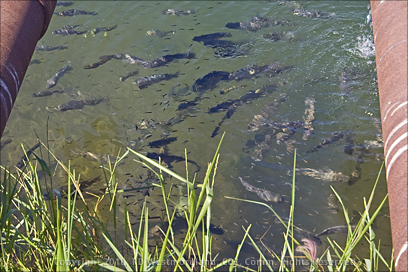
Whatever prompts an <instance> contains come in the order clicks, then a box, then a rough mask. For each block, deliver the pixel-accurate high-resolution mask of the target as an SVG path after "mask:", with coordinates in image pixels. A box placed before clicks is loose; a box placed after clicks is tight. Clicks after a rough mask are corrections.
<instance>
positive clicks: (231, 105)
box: [208, 85, 276, 138]
mask: <svg viewBox="0 0 408 272" xmlns="http://www.w3.org/2000/svg"><path fill="white" fill-rule="evenodd" d="M275 90H276V86H275V85H264V86H262V87H261V88H259V89H257V90H251V91H249V92H247V93H245V94H244V95H242V96H241V97H240V98H238V99H233V100H232V99H230V100H228V101H224V102H222V103H220V104H218V105H217V106H215V107H212V108H210V109H209V111H208V113H215V112H219V111H223V110H225V109H227V113H226V115H225V116H224V117H223V118H222V120H221V121H220V122H219V123H218V126H217V127H216V128H215V129H214V131H213V133H212V135H211V138H214V137H215V136H216V135H217V134H218V131H219V130H220V127H221V125H222V123H223V122H224V121H225V120H226V119H229V118H231V116H232V115H233V114H234V113H235V111H236V109H237V107H239V106H241V105H243V104H244V103H249V102H251V101H252V100H255V99H257V98H259V97H261V96H262V95H264V94H265V93H272V92H273V91H275Z"/></svg>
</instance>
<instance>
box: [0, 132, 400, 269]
mask: <svg viewBox="0 0 408 272" xmlns="http://www.w3.org/2000/svg"><path fill="white" fill-rule="evenodd" d="M223 137H224V136H223ZM223 137H222V139H223ZM222 139H221V141H220V144H219V145H218V147H217V148H216V150H215V154H214V156H213V158H212V160H211V162H209V163H208V166H207V170H206V175H205V177H204V179H203V180H202V181H201V182H198V181H196V180H195V176H194V178H193V180H189V178H188V177H189V173H188V167H187V162H186V172H187V173H186V178H184V177H181V176H180V175H178V174H176V173H174V172H173V171H170V170H169V169H167V168H166V167H164V166H162V165H161V163H160V162H157V161H154V160H151V159H149V158H147V157H146V156H144V155H142V154H140V153H138V152H136V151H134V150H131V149H127V150H126V151H125V152H124V153H123V154H122V156H118V159H117V161H116V162H115V163H113V164H112V165H111V164H108V166H107V167H104V168H102V170H101V171H102V174H103V177H104V180H105V184H106V188H105V192H104V193H102V194H100V195H98V196H97V197H96V198H94V199H93V200H92V203H88V202H87V200H86V198H85V197H84V195H83V192H81V190H80V187H79V186H80V182H81V177H80V175H78V174H77V173H76V172H75V170H73V169H71V167H70V163H68V165H65V164H63V163H62V162H60V161H59V160H58V159H57V158H56V157H55V156H54V155H53V153H52V152H51V151H49V150H48V149H47V148H46V146H45V145H43V146H42V147H41V149H46V151H47V154H48V155H47V159H48V164H47V163H46V162H45V160H44V159H42V156H38V155H36V154H34V158H33V159H32V160H28V162H27V165H26V167H25V168H23V170H20V169H16V170H15V171H11V170H9V169H6V168H4V167H1V169H2V174H3V176H2V180H1V194H0V197H1V199H0V202H1V210H0V215H1V220H0V228H1V233H2V236H1V257H0V267H2V269H3V270H5V271H163V270H166V271H167V270H174V271H220V270H222V271H226V270H229V271H237V270H240V271H241V270H248V271H256V270H253V268H250V267H244V266H243V265H241V264H240V253H241V247H242V245H243V244H244V242H245V241H248V242H249V243H251V244H252V245H253V246H254V248H255V249H256V250H257V252H258V254H259V256H254V257H256V258H258V259H259V260H263V263H264V264H265V265H264V266H261V265H260V266H259V267H258V268H257V269H258V270H267V271H274V269H275V270H277V271H295V269H296V267H295V266H291V265H288V260H291V261H292V263H295V261H296V260H297V259H304V258H305V256H304V255H306V257H308V258H309V263H310V267H309V270H310V271H350V270H352V271H377V270H378V269H379V267H380V265H382V267H386V268H387V269H388V270H389V271H392V269H393V265H392V264H393V260H392V256H391V260H390V261H388V262H387V261H386V259H387V258H385V257H383V256H382V255H381V253H380V243H379V242H378V244H376V242H375V233H374V230H373V229H372V223H373V221H374V219H375V218H376V216H377V215H378V212H379V211H380V209H381V208H382V206H383V205H384V203H385V201H386V200H387V196H384V198H383V201H382V202H381V204H380V205H379V206H378V207H372V202H373V199H374V192H375V188H376V185H377V183H378V180H379V176H378V178H377V180H376V183H375V185H374V188H373V190H372V193H371V195H370V197H369V199H368V200H366V199H364V201H363V203H362V204H363V205H364V212H363V213H362V214H361V219H360V221H359V222H358V224H357V225H356V226H355V228H354V230H353V228H352V226H351V223H350V220H349V215H348V213H347V209H346V207H345V206H344V204H343V202H342V200H341V197H340V196H339V195H338V194H337V193H336V192H335V191H334V189H333V191H334V193H335V194H336V196H337V197H338V199H339V201H340V203H341V204H342V207H343V211H344V216H345V220H346V222H347V225H348V227H349V232H348V235H347V241H346V242H345V245H344V246H340V245H339V243H338V242H336V241H334V240H331V239H328V243H329V244H330V247H328V248H327V249H326V250H325V252H324V253H323V254H322V255H321V256H320V257H314V259H312V256H310V255H308V254H300V253H299V252H298V251H296V248H297V247H299V246H301V243H300V242H299V241H297V240H296V239H294V238H293V237H294V236H293V234H294V220H295V217H294V211H295V203H296V195H295V189H294V188H295V183H296V180H295V177H294V176H293V179H292V198H291V207H290V214H289V220H287V221H286V220H283V219H282V218H280V217H279V215H278V214H277V213H276V211H275V210H274V209H273V207H272V206H270V205H268V204H266V203H262V202H257V201H250V200H244V199H238V200H241V201H245V202H249V203H253V204H256V205H262V206H264V207H265V208H266V209H269V210H271V211H272V213H273V214H274V215H275V216H276V217H277V218H278V219H279V220H280V222H281V223H282V224H283V225H284V226H285V228H286V231H285V232H284V233H282V235H283V237H284V245H283V249H282V251H281V252H270V254H269V255H266V254H265V253H263V251H262V250H261V249H260V248H259V245H258V244H257V243H256V242H255V240H254V239H253V238H252V236H251V225H249V226H243V229H244V232H245V234H244V236H243V238H242V242H241V244H240V245H239V246H238V248H237V250H236V253H235V256H231V257H230V258H227V259H224V260H223V261H222V262H219V263H217V262H215V256H214V254H213V252H212V239H213V238H212V234H211V232H210V223H211V204H212V201H213V195H214V184H215V182H216V174H217V165H218V161H219V158H220V147H221V142H222ZM51 157H52V158H53V159H54V160H56V161H57V164H58V166H57V167H60V168H61V169H62V170H63V171H64V172H65V175H66V179H67V181H66V184H67V185H68V190H67V192H66V193H64V192H62V191H60V190H58V189H55V188H54V187H53V179H55V177H54V176H53V173H52V172H51V170H50V169H49V166H48V165H50V163H49V162H50V160H51ZM185 157H186V158H187V152H185ZM124 159H127V160H130V159H133V160H134V161H136V162H139V163H140V164H141V166H143V167H147V168H149V169H150V170H151V171H153V173H154V174H155V175H156V176H157V178H158V180H159V184H158V185H156V186H157V187H160V190H161V195H162V196H163V199H162V206H163V211H164V212H163V213H164V218H163V220H164V221H168V222H169V227H168V228H167V229H160V230H159V231H160V233H161V237H160V240H159V241H160V242H156V243H155V246H154V247H152V246H151V244H152V240H153V239H155V241H157V238H151V237H150V236H149V229H150V228H151V227H152V226H151V225H149V223H150V224H151V222H149V213H150V212H151V208H150V207H149V204H148V203H147V202H146V200H145V201H144V202H143V205H142V208H141V212H140V215H138V216H139V218H140V220H139V222H138V224H137V226H136V228H134V227H132V223H133V222H131V221H132V220H131V215H130V212H129V211H128V209H127V206H126V205H125V209H124V212H118V202H117V196H118V195H119V194H121V193H123V192H124V190H119V189H118V181H117V180H116V178H115V172H116V170H117V167H118V165H119V164H120V162H121V161H122V160H124ZM295 168H296V154H295V156H294V163H293V169H294V171H293V173H295ZM39 169H41V170H43V171H44V173H46V178H45V181H44V180H41V183H42V185H43V186H41V185H40V179H39V177H38V174H37V171H38V170H39ZM380 172H381V170H380ZM173 179H175V180H178V181H180V182H182V183H183V184H185V186H186V187H187V199H188V201H187V205H186V207H179V206H176V207H172V205H170V203H176V202H177V200H172V199H171V190H172V187H171V186H170V189H169V184H167V183H168V181H169V180H173ZM54 184H55V181H54ZM71 185H73V187H72V188H73V189H72V190H71ZM44 188H45V189H44ZM45 195H49V196H53V195H55V199H54V200H51V201H49V200H47V199H46V198H45V197H44V196H45ZM67 196H70V197H67ZM226 197H227V198H230V199H236V200H237V198H235V197H232V196H226ZM103 201H108V202H109V205H108V206H109V215H107V214H106V211H104V213H105V216H104V218H109V219H104V218H101V217H100V216H99V214H100V210H99V207H100V205H101V203H102V202H103ZM176 214H177V215H176ZM110 215H111V216H110ZM118 216H123V218H122V219H123V220H121V222H125V223H124V224H123V223H122V224H118V223H117V218H118ZM176 216H182V217H184V218H185V219H186V221H187V231H186V233H185V235H184V236H183V237H182V241H181V242H180V241H179V240H176V238H175V237H176V233H175V231H174V230H173V228H172V222H173V220H175V218H176ZM112 218H113V219H112ZM109 220H110V221H109ZM133 220H134V219H133ZM112 221H113V222H112ZM108 224H113V230H112V229H110V230H108V227H107V225H108ZM199 228H200V230H199ZM119 232H120V233H124V234H125V235H124V236H125V238H124V241H117V233H119ZM119 237H123V236H119ZM361 242H365V243H366V244H365V247H367V249H368V250H369V252H370V254H369V256H370V257H369V258H365V259H364V258H359V257H358V256H355V255H354V254H353V252H354V250H355V248H356V246H357V244H359V243H361ZM118 244H120V245H122V244H123V245H125V249H126V250H123V248H122V249H120V248H119V247H118V246H117V245H118ZM153 244H154V242H153ZM303 253H305V251H303ZM108 259H109V260H116V261H115V262H113V263H112V262H108V261H107V260H108ZM271 259H274V260H277V261H278V262H279V265H278V267H277V268H276V267H273V266H272V265H271V264H270V262H269V260H271ZM323 261H324V262H325V263H326V264H325V265H322V263H323ZM169 263H171V265H169ZM327 263H333V265H327Z"/></svg>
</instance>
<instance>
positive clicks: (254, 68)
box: [229, 62, 293, 81]
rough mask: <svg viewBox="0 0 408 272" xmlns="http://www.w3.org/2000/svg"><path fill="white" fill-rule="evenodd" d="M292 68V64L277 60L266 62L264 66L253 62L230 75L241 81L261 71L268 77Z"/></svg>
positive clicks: (230, 77) (233, 78) (232, 78)
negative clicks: (285, 64)
mask: <svg viewBox="0 0 408 272" xmlns="http://www.w3.org/2000/svg"><path fill="white" fill-rule="evenodd" d="M292 68H293V67H292V66H282V65H281V64H280V63H277V62H275V63H272V64H265V65H263V66H258V65H256V64H251V65H248V66H245V67H243V68H241V69H238V70H237V71H235V72H233V73H231V74H230V75H229V80H236V81H241V80H244V79H250V78H253V77H255V76H257V75H259V74H261V73H265V74H266V75H267V76H268V77H272V76H275V75H277V74H279V73H282V72H284V71H287V70H290V69H292Z"/></svg>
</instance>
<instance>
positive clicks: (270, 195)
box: [238, 177, 283, 203]
mask: <svg viewBox="0 0 408 272" xmlns="http://www.w3.org/2000/svg"><path fill="white" fill-rule="evenodd" d="M238 178H239V179H240V181H241V183H242V185H244V187H245V189H247V191H249V192H253V193H256V194H257V195H258V196H259V197H260V198H261V199H262V200H265V201H268V202H275V203H281V202H283V197H282V195H280V194H278V193H274V192H271V191H269V190H266V189H260V188H257V187H255V186H253V185H251V184H249V183H248V182H246V181H245V180H243V179H242V178H241V177H238Z"/></svg>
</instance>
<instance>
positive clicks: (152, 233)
mask: <svg viewBox="0 0 408 272" xmlns="http://www.w3.org/2000/svg"><path fill="white" fill-rule="evenodd" d="M169 225H170V224H169V222H168V221H165V222H164V223H163V224H158V225H155V226H154V227H152V228H151V229H149V238H154V237H161V236H162V232H161V231H160V229H161V230H162V231H163V232H164V233H166V231H167V229H168V227H169ZM171 228H172V230H173V231H175V232H177V231H181V230H187V229H188V223H187V220H186V218H185V217H182V216H177V215H176V216H175V217H174V219H173V221H172V224H171ZM201 228H202V224H200V225H199V227H198V230H201ZM209 229H210V232H211V233H212V234H215V235H223V234H224V231H223V229H222V228H221V227H219V226H215V225H214V224H211V223H210V228H209Z"/></svg>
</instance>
